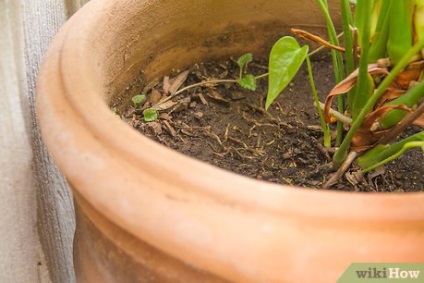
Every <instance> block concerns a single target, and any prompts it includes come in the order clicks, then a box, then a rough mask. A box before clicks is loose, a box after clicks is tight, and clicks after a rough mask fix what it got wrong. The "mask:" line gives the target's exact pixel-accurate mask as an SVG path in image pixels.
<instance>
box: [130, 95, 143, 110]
mask: <svg viewBox="0 0 424 283" xmlns="http://www.w3.org/2000/svg"><path fill="white" fill-rule="evenodd" d="M131 100H132V102H133V104H134V108H137V107H138V106H140V105H142V104H143V103H144V101H146V96H145V95H144V94H137V95H134V96H133V97H132V98H131Z"/></svg>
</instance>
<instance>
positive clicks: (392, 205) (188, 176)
mask: <svg viewBox="0 0 424 283" xmlns="http://www.w3.org/2000/svg"><path fill="white" fill-rule="evenodd" d="M329 2H330V5H331V6H332V7H336V8H337V1H329ZM334 12H335V13H337V11H334ZM291 26H308V27H310V28H308V29H309V30H311V29H313V30H314V31H316V32H317V33H320V32H324V31H325V29H324V25H323V19H322V18H321V14H320V13H319V12H318V10H317V7H316V6H315V1H312V0H302V1H265V2H263V1H241V0H236V1H231V2H228V1H212V0H209V1H206V0H202V1H196V2H193V1H186V0H183V1H159V0H154V1H147V0H145V1H135V0H125V1H122V0H120V1H118V0H92V1H90V2H89V3H88V4H87V5H86V6H84V7H83V8H82V9H81V10H80V11H79V12H78V13H76V14H75V15H74V16H73V17H72V18H71V19H70V20H69V21H68V22H67V23H66V24H65V26H64V27H63V28H62V29H61V31H60V32H59V34H58V35H57V37H56V38H55V40H54V42H53V43H52V45H51V46H50V48H49V50H48V52H47V54H46V57H45V60H44V62H43V65H42V67H41V70H40V75H39V81H38V85H37V92H38V101H37V109H38V114H39V121H40V125H41V130H42V134H43V138H44V141H45V143H46V145H47V147H48V150H49V152H50V153H51V155H52V157H53V159H54V160H55V162H56V163H57V165H58V167H59V168H60V170H61V171H62V172H63V173H64V175H65V176H66V178H67V180H68V182H69V184H70V185H71V187H72V189H73V191H74V195H75V202H76V212H77V232H76V239H75V254H74V261H75V265H76V272H77V278H78V282H224V281H234V282H312V281H313V282H334V281H335V280H336V279H337V278H338V277H340V276H341V274H342V273H343V271H344V270H346V268H347V267H348V265H349V264H350V263H352V262H365V261H366V262H382V261H385V262H388V261H389V262H390V261H391V262H402V261H409V262H414V261H415V262H419V261H424V241H423V239H424V209H423V208H424V194H423V193H411V194H405V195H397V194H391V195H385V194H383V195H377V194H355V193H341V192H330V191H316V190H307V189H300V188H291V187H287V186H279V185H276V184H270V183H265V182H261V181H257V180H251V179H248V178H246V177H242V176H238V175H235V174H232V173H229V172H227V171H224V170H221V169H218V168H215V167H212V166H210V165H207V164H203V163H201V162H199V161H196V160H193V159H190V158H188V157H186V156H182V155H181V154H178V153H176V152H174V151H172V150H170V149H167V148H165V147H164V146H161V145H158V144H156V143H155V142H153V141H151V140H149V139H147V138H146V137H144V136H141V135H139V134H138V133H136V132H135V131H133V130H132V129H130V128H129V127H128V126H126V125H125V124H124V123H123V122H121V121H120V120H119V119H117V118H116V117H114V115H113V113H112V112H111V111H110V110H109V108H108V106H107V103H108V102H109V101H110V99H111V98H112V97H114V96H116V95H118V94H119V92H121V91H122V90H123V89H124V88H125V87H126V86H127V85H128V84H129V83H130V82H131V81H132V79H133V78H134V77H135V76H136V75H138V72H139V70H143V72H144V77H145V78H146V80H152V79H154V78H156V77H159V76H161V75H163V74H165V73H166V72H168V71H169V70H170V68H172V67H177V66H181V67H182V66H184V65H187V64H190V63H192V62H195V61H200V60H205V59H212V58H220V57H224V56H225V57H228V56H229V55H230V54H241V53H244V52H246V51H249V52H253V53H255V54H261V53H262V54H264V53H265V52H267V51H268V50H269V47H270V44H272V42H274V40H275V39H276V38H277V37H279V36H281V35H282V34H284V33H285V32H287V30H288V28H289V27H291ZM134 146H137V147H138V148H139V149H140V150H139V151H137V152H134V151H133V150H132V149H131V150H130V148H132V147H134ZM187 172H189V173H187ZM199 280H201V281H199Z"/></svg>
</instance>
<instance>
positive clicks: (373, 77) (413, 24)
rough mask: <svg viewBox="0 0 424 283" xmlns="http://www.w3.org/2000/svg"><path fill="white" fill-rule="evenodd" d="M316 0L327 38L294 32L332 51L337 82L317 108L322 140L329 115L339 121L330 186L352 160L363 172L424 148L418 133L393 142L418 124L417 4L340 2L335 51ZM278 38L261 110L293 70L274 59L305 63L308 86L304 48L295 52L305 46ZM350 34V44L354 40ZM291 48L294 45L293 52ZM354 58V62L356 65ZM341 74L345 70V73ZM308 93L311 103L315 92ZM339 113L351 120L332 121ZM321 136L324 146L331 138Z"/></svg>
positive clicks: (422, 86) (423, 114) (423, 41)
mask: <svg viewBox="0 0 424 283" xmlns="http://www.w3.org/2000/svg"><path fill="white" fill-rule="evenodd" d="M317 3H318V5H319V7H320V8H321V10H322V12H323V14H324V17H325V20H326V23H327V27H328V34H329V38H330V42H326V41H325V40H323V39H320V38H318V37H317V36H314V35H311V34H309V33H307V32H306V31H301V30H294V32H295V34H297V35H299V36H301V37H304V38H306V39H309V40H313V41H316V42H318V43H324V44H325V45H326V46H329V47H330V48H332V51H331V52H332V58H333V66H334V72H335V80H336V83H337V84H336V86H335V87H334V88H333V90H332V91H331V92H330V93H329V95H328V96H327V99H326V101H325V106H324V111H323V113H322V114H321V112H320V117H321V124H322V127H323V131H324V134H325V136H326V137H328V134H326V132H327V131H328V123H329V122H330V121H331V118H334V117H335V119H336V120H338V126H337V139H336V141H335V143H334V145H335V146H336V147H338V149H337V151H336V153H335V154H334V156H333V164H334V167H335V168H338V169H339V170H338V172H337V173H336V174H335V175H334V176H333V177H332V178H330V180H329V181H328V182H327V184H326V186H331V185H332V184H333V183H334V182H336V181H337V180H338V179H339V178H340V177H341V176H342V174H343V173H344V172H345V171H346V170H347V169H348V168H349V167H350V164H351V163H352V162H353V161H355V160H357V164H358V165H359V166H360V167H361V168H362V169H363V172H366V171H369V170H372V169H373V168H375V167H377V166H380V165H382V164H384V163H386V162H388V161H390V160H393V159H394V158H396V157H398V156H400V155H401V154H402V153H403V152H404V151H405V150H407V149H409V148H412V147H421V148H422V149H423V150H424V136H423V132H419V133H416V134H414V135H412V136H410V137H408V138H404V139H403V140H400V141H398V142H395V143H393V142H394V141H395V139H396V138H397V136H398V135H399V133H401V132H402V131H403V130H404V129H406V128H407V127H408V126H410V125H411V124H413V123H415V124H418V125H420V126H421V127H424V122H423V121H422V120H423V118H424V106H423V103H422V102H420V101H421V100H422V98H423V97H424V80H422V73H423V69H424V61H423V53H424V51H423V50H424V49H423V48H424V20H423V18H424V1H423V0H402V1H399V0H358V1H355V4H356V6H355V9H354V13H352V12H351V10H350V5H351V3H349V1H348V0H341V1H340V3H341V15H342V23H343V25H342V28H343V42H344V43H345V48H339V43H338V40H337V36H336V32H335V28H334V25H333V23H332V20H331V17H330V14H329V9H328V4H327V1H325V0H317ZM285 38H286V40H287V37H284V38H282V39H280V40H279V41H277V42H276V43H275V45H274V47H273V49H272V51H271V55H270V60H269V73H270V76H269V90H268V99H267V107H268V106H269V104H270V103H268V101H271V102H272V101H273V100H274V99H275V98H276V96H277V95H278V94H279V93H281V91H282V90H283V89H284V87H285V86H286V85H287V84H288V82H287V78H290V79H291V78H292V77H293V76H294V74H293V70H294V69H290V70H289V68H288V67H287V65H283V64H280V61H281V60H285V61H288V62H292V61H293V62H296V67H297V69H298V66H300V65H301V64H302V62H303V61H304V60H306V61H307V64H308V70H309V76H310V81H311V86H312V90H313V91H314V86H313V75H312V73H311V70H310V62H309V59H308V56H305V55H304V54H305V53H304V52H303V53H302V56H300V55H299V53H300V50H307V48H305V47H306V46H303V47H300V46H299V45H298V43H297V42H296V40H295V39H294V38H290V42H291V43H290V44H291V46H286V45H284V44H281V41H282V40H284V39H285ZM355 38H357V42H358V44H357V46H355V45H354V42H355V40H354V39H355ZM292 46H295V47H296V48H295V50H296V52H293V47H292ZM342 52H344V54H342ZM342 56H344V60H343V57H342ZM358 58H359V59H358ZM386 58H387V59H386ZM355 61H359V62H358V63H357V64H355ZM344 62H345V64H344ZM356 65H357V66H356ZM297 69H296V71H297ZM345 73H347V74H349V75H348V76H345ZM271 74H272V75H271ZM314 96H315V100H316V104H317V105H318V101H317V97H316V94H314ZM335 99H336V100H337V101H338V103H337V105H338V109H337V112H338V115H332V114H331V113H335V112H336V111H335V110H332V109H331V107H332V102H333V100H335ZM337 112H336V113H337ZM345 112H347V113H348V115H349V116H350V117H349V118H351V119H340V118H339V117H345V115H342V113H345ZM322 117H324V119H322ZM346 121H349V122H348V124H346V123H347V122H346ZM346 128H348V130H347V131H346V130H345V129H346ZM326 137H325V139H324V145H325V146H327V147H329V146H331V145H330V144H331V143H330V142H329V141H328V140H327V138H326Z"/></svg>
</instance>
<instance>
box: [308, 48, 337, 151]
mask: <svg viewBox="0 0 424 283" xmlns="http://www.w3.org/2000/svg"><path fill="white" fill-rule="evenodd" d="M306 65H307V67H308V77H309V84H310V85H311V90H312V94H313V96H314V99H315V104H316V105H319V103H320V102H319V97H318V93H317V90H316V87H315V82H314V74H313V73H312V66H311V59H309V56H306ZM317 110H318V115H319V120H320V123H321V128H322V132H323V135H324V147H326V148H329V147H331V135H330V127H329V126H328V124H327V123H326V122H325V120H324V113H323V111H322V109H321V107H317Z"/></svg>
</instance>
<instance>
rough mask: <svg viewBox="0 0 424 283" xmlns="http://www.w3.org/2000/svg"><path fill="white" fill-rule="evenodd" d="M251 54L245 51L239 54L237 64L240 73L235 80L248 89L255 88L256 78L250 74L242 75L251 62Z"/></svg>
mask: <svg viewBox="0 0 424 283" xmlns="http://www.w3.org/2000/svg"><path fill="white" fill-rule="evenodd" d="M252 60H253V55H252V53H246V54H244V55H242V56H240V57H239V58H238V60H237V65H238V66H239V68H240V75H239V79H238V80H237V83H238V84H239V85H240V86H241V87H243V88H245V89H248V90H252V91H253V90H255V89H256V78H255V76H253V75H252V74H247V75H245V76H243V73H244V71H245V70H246V69H247V65H248V64H249V63H250V62H252Z"/></svg>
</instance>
